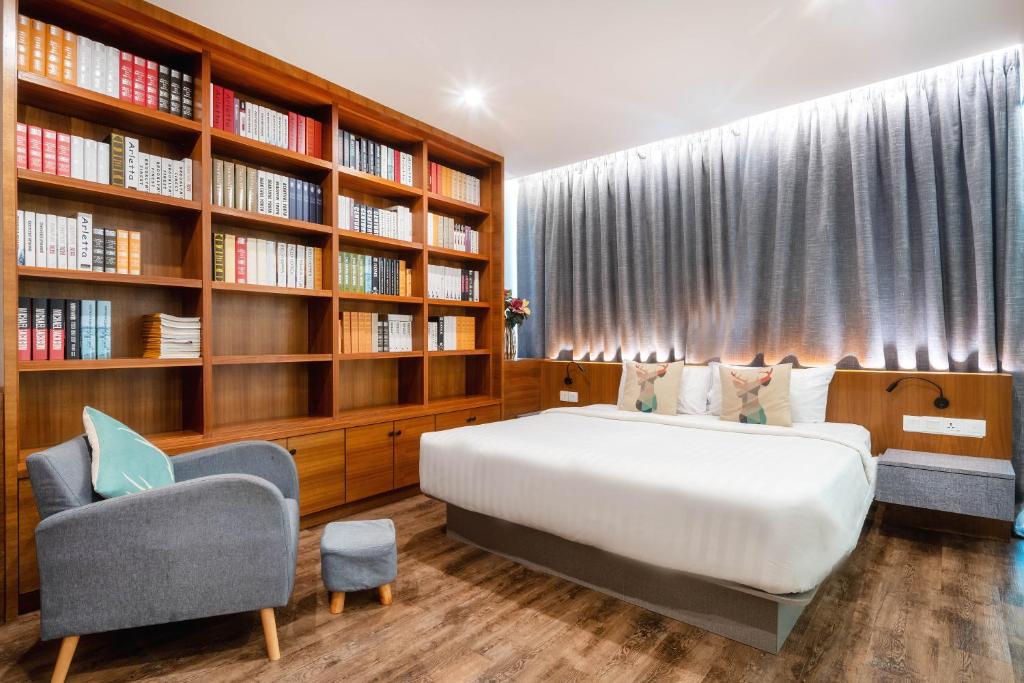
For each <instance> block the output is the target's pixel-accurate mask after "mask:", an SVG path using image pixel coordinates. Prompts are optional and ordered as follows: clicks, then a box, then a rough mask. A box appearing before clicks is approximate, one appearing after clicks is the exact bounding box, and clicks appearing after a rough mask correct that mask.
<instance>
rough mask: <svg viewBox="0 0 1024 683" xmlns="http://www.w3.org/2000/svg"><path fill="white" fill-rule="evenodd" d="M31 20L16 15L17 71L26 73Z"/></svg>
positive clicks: (21, 15) (22, 15)
mask: <svg viewBox="0 0 1024 683" xmlns="http://www.w3.org/2000/svg"><path fill="white" fill-rule="evenodd" d="M31 23H32V20H31V19H29V18H28V17H26V16H25V15H24V14H19V15H18V70H19V71H28V64H29V57H28V55H29V49H30V48H29V33H31V31H32V29H31Z"/></svg>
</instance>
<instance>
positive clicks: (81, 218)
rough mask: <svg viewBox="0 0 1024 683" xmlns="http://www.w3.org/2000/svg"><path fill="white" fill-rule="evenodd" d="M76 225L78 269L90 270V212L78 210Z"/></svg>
mask: <svg viewBox="0 0 1024 683" xmlns="http://www.w3.org/2000/svg"><path fill="white" fill-rule="evenodd" d="M76 223H77V225H78V238H77V239H78V269H79V270H92V214H91V213H81V212H79V214H78V218H77V220H76Z"/></svg>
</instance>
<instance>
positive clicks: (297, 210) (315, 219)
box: [212, 159, 324, 223]
mask: <svg viewBox="0 0 1024 683" xmlns="http://www.w3.org/2000/svg"><path fill="white" fill-rule="evenodd" d="M212 190H213V203H214V204H216V205H217V206H224V207H227V208H229V209H240V210H242V211H255V212H256V213H261V214H263V215H265V216H277V217H279V218H292V219H295V220H299V221H306V222H309V223H323V222H324V192H323V188H321V187H320V186H319V185H317V184H316V183H310V182H307V181H305V180H299V179H298V178H293V177H291V176H286V175H281V174H280V173H273V172H272V171H264V170H263V169H258V168H253V167H252V166H245V165H244V164H241V163H239V162H237V161H227V160H225V159H214V160H213V187H212Z"/></svg>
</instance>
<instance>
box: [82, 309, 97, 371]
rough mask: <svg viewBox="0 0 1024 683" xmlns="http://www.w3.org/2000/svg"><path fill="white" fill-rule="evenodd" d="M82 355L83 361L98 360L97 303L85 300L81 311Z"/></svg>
mask: <svg viewBox="0 0 1024 683" xmlns="http://www.w3.org/2000/svg"><path fill="white" fill-rule="evenodd" d="M79 325H80V326H81V340H82V341H81V355H82V360H92V359H94V358H96V301H95V300H93V299H83V300H82V309H81V322H80V323H79Z"/></svg>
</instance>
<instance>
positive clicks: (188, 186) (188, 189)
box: [181, 157, 192, 200]
mask: <svg viewBox="0 0 1024 683" xmlns="http://www.w3.org/2000/svg"><path fill="white" fill-rule="evenodd" d="M181 163H182V166H183V168H184V171H183V174H184V182H185V189H184V192H185V199H189V200H190V199H192V159H191V157H185V158H184V159H182V160H181Z"/></svg>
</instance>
